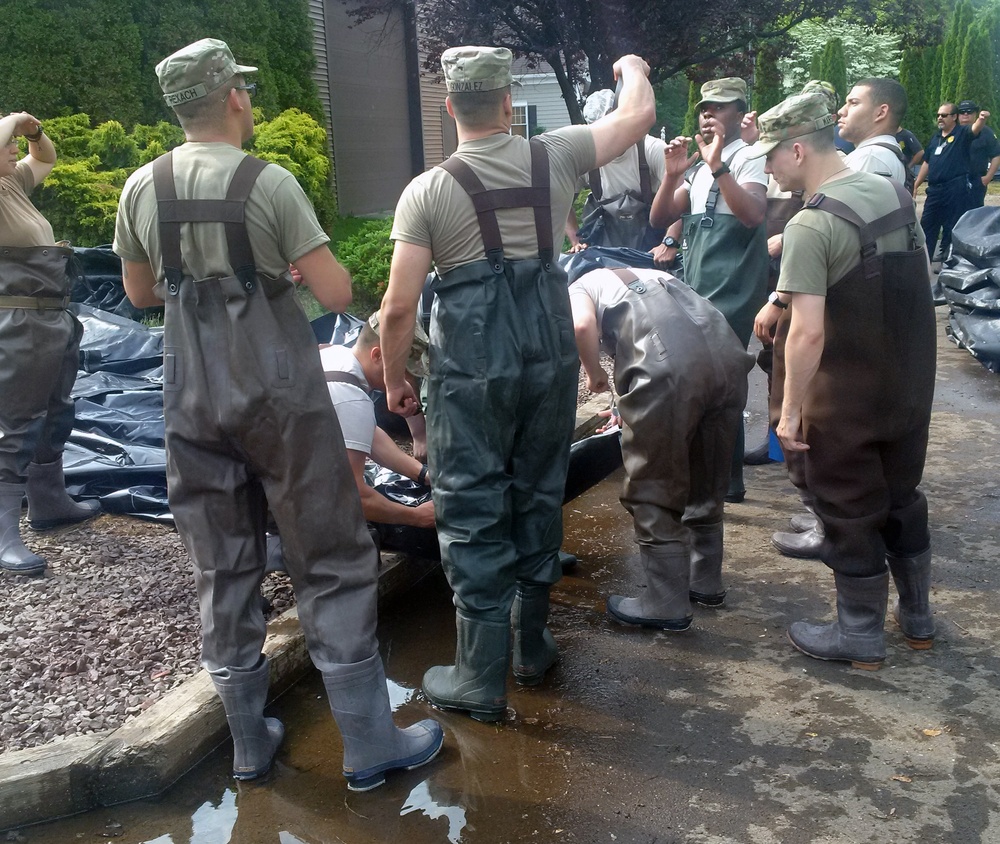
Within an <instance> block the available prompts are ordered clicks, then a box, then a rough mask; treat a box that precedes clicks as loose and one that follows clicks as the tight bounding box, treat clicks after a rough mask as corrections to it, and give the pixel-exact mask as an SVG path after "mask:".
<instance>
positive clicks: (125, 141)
mask: <svg viewBox="0 0 1000 844" xmlns="http://www.w3.org/2000/svg"><path fill="white" fill-rule="evenodd" d="M87 152H88V153H89V154H90V155H96V156H97V158H98V159H99V160H100V162H101V169H103V170H118V169H120V168H122V167H126V168H132V169H134V168H135V167H137V166H138V165H139V148H138V147H137V146H136V143H135V140H134V139H133V138H131V137H129V136H128V135H127V134H125V127H124V126H122V125H121V123H119V122H118V121H117V120H109V121H107V122H106V123H102V124H101V125H100V126H98V127H97V128H96V129H95V130H94V131H93V132H91V134H90V141H89V142H88V144H87Z"/></svg>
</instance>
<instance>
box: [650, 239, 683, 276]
mask: <svg viewBox="0 0 1000 844" xmlns="http://www.w3.org/2000/svg"><path fill="white" fill-rule="evenodd" d="M649 254H650V255H652V256H653V263H654V264H656V266H658V267H659V268H660V269H664V270H665V269H668V268H669V267H672V266H673V263H674V260H675V259H676V258H677V247H676V246H664V245H663V244H662V243H661V244H659V245H658V246H654V247H653V248H652V249H650V250H649Z"/></svg>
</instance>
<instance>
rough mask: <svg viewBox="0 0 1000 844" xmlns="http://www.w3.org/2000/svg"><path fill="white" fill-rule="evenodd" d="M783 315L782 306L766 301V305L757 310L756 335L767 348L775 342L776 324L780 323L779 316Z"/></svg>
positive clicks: (754, 329) (755, 320)
mask: <svg viewBox="0 0 1000 844" xmlns="http://www.w3.org/2000/svg"><path fill="white" fill-rule="evenodd" d="M780 316H781V308H779V307H777V306H776V305H772V304H771V303H770V302H765V303H764V307H762V308H761V309H760V310H759V311H757V316H755V317H754V320H753V333H754V336H755V337H756V338H757V339H758V340H760V342H761V344H762V345H763V346H764V347H765V348H767V347H769V346H771V344H772V343H773V342H774V340H773V338H774V326H776V325H777V324H778V317H780Z"/></svg>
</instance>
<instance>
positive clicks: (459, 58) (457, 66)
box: [441, 47, 514, 94]
mask: <svg viewBox="0 0 1000 844" xmlns="http://www.w3.org/2000/svg"><path fill="white" fill-rule="evenodd" d="M512 58H513V56H512V55H511V52H510V50H508V49H507V48H506V47H450V48H449V49H447V50H445V51H444V53H443V54H442V56H441V69H442V70H443V71H444V81H445V85H446V86H447V88H448V93H449V94H453V93H465V92H469V91H496V90H497V89H498V88H506V87H507V86H509V85H512V84H514V77H512V76H511V75H510V63H511V60H512Z"/></svg>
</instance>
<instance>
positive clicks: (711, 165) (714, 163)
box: [694, 131, 726, 173]
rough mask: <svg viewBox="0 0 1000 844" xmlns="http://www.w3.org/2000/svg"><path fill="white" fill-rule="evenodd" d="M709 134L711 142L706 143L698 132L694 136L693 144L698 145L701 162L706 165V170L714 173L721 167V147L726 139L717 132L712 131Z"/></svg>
mask: <svg viewBox="0 0 1000 844" xmlns="http://www.w3.org/2000/svg"><path fill="white" fill-rule="evenodd" d="M711 134H712V140H711V141H706V140H705V138H704V136H703V135H702V134H701V133H700V132H699V133H698V134H697V135H695V136H694V142H695V143H696V144H698V150H699V151H700V152H701V157H702V160H703V161H704V162H705V164H707V165H708V169H709V170H710V171H711V172H713V173H714V172H715V171H716V170H718V169H719V168H720V167H721V166H722V147H723V144H724V143H725V140H726V139H725V137H724V135H723V134H720V133H719V132H718V131H713V132H712V133H711Z"/></svg>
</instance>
